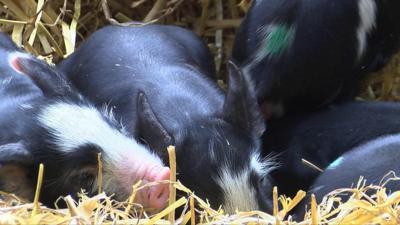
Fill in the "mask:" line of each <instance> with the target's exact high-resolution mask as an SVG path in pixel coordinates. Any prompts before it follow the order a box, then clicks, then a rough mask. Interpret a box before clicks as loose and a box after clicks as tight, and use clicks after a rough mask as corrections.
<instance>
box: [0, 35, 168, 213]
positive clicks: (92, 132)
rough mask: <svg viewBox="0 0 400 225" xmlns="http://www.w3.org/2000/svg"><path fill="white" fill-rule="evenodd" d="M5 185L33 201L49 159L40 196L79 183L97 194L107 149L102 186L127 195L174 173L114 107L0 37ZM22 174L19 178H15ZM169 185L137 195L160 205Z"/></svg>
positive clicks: (49, 200)
mask: <svg viewBox="0 0 400 225" xmlns="http://www.w3.org/2000/svg"><path fill="white" fill-rule="evenodd" d="M0 57H1V58H2V59H3V60H1V61H0V176H1V178H2V179H1V182H0V189H1V190H3V191H10V192H14V193H16V194H20V195H22V196H23V197H25V198H27V199H32V195H33V190H34V184H35V183H36V174H37V169H38V165H39V164H40V163H44V165H45V176H44V180H43V189H42V192H43V193H42V195H41V196H42V198H41V201H42V202H43V203H45V204H46V205H48V206H53V203H54V201H55V200H56V199H57V198H58V197H59V196H60V195H67V194H71V195H73V196H76V194H77V192H80V190H81V188H82V189H85V190H86V192H88V194H90V195H92V194H96V193H97V189H98V184H97V183H98V182H97V175H98V174H97V170H98V169H97V165H98V163H97V155H98V154H99V153H101V154H102V160H103V166H104V167H103V171H102V173H103V190H104V191H105V192H106V193H108V194H110V195H111V194H115V197H116V199H118V200H125V199H127V198H128V196H129V195H130V194H131V190H132V185H133V184H135V183H136V182H137V181H139V180H140V179H142V180H144V182H152V181H161V180H166V179H168V178H169V173H170V170H169V168H168V167H165V166H164V164H163V163H162V161H161V159H160V157H158V156H157V155H155V154H153V153H152V152H151V151H150V150H149V149H148V148H147V147H146V146H143V145H142V144H140V143H138V142H137V141H136V140H135V139H134V138H132V137H131V136H130V135H129V134H128V133H127V132H126V131H125V129H124V126H123V125H122V124H121V123H119V122H118V121H117V120H116V119H115V117H114V115H113V112H112V110H111V109H110V108H108V109H107V108H103V109H101V110H100V109H97V108H96V107H94V105H92V103H90V101H88V100H87V99H86V98H85V97H83V96H82V95H81V94H79V92H78V91H77V90H76V89H75V88H74V87H72V86H71V84H70V83H69V81H67V80H66V79H65V78H64V76H63V75H62V74H61V73H60V72H59V71H57V70H56V69H55V68H53V67H51V66H49V65H47V64H46V63H44V62H42V61H40V60H38V59H36V58H34V57H33V56H31V55H29V54H27V53H25V52H23V51H22V50H20V49H18V48H17V47H16V46H15V45H14V44H13V43H12V41H11V40H10V39H9V37H8V36H6V35H4V34H1V35H0ZM14 175H15V176H17V177H14ZM168 193H169V191H168V187H167V186H166V185H159V186H154V187H152V188H150V189H146V190H142V191H140V192H139V193H138V195H137V196H138V197H137V199H136V201H137V202H138V203H140V204H142V205H143V206H145V207H150V208H155V209H158V210H159V209H161V208H163V207H164V206H165V205H166V203H167V200H168Z"/></svg>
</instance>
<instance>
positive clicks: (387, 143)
mask: <svg viewBox="0 0 400 225" xmlns="http://www.w3.org/2000/svg"><path fill="white" fill-rule="evenodd" d="M399 157H400V135H399V134H398V133H396V134H391V135H385V136H382V137H378V138H375V139H371V140H369V141H367V142H366V143H364V144H361V145H359V146H357V147H355V148H353V149H351V150H350V151H348V152H346V153H345V154H343V155H341V156H339V157H338V158H337V159H336V160H335V161H333V162H332V163H331V164H330V165H329V166H328V167H327V168H326V169H325V171H324V172H323V173H322V174H321V175H319V176H318V178H317V179H316V181H315V182H314V183H313V185H312V186H311V188H310V190H309V191H308V194H309V195H311V194H313V193H314V194H315V196H316V199H317V201H318V202H321V200H322V198H323V197H324V196H325V195H327V194H329V193H330V192H332V191H334V190H336V189H340V188H350V187H356V185H357V183H358V181H359V179H360V177H361V176H362V177H363V178H364V180H365V182H366V185H370V184H373V185H381V184H383V183H382V181H386V180H387V179H384V178H385V177H386V178H389V177H388V176H387V175H389V173H391V172H394V173H395V174H397V175H398V174H399V173H400V165H399V163H398V159H399ZM385 187H386V191H387V193H391V192H394V191H398V190H400V181H399V180H398V179H394V180H391V181H389V182H387V183H386V185H385ZM367 193H368V194H371V195H372V194H374V193H372V192H367ZM347 198H348V196H346V195H344V196H342V200H343V201H345V200H346V199H347ZM306 200H309V198H306ZM307 202H309V201H304V202H303V204H302V205H300V206H299V208H298V210H297V214H298V215H299V218H300V216H302V215H304V210H305V208H304V205H306V203H307Z"/></svg>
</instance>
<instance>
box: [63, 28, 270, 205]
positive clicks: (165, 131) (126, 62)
mask: <svg viewBox="0 0 400 225" xmlns="http://www.w3.org/2000/svg"><path fill="white" fill-rule="evenodd" d="M205 52H208V49H207V48H206V46H204V44H203V43H202V42H201V40H199V38H197V37H195V36H194V34H192V33H191V32H190V31H187V30H185V29H182V28H179V27H174V26H161V25H149V26H143V27H134V28H127V27H111V26H110V27H106V28H103V29H101V30H99V31H97V32H96V33H94V34H93V35H92V36H91V37H90V38H89V39H88V40H87V41H86V42H85V43H84V44H82V46H80V48H79V49H78V50H77V51H76V52H75V53H74V54H72V55H71V56H70V57H69V58H67V59H66V60H64V61H63V62H61V63H60V65H59V68H60V69H61V70H62V71H64V72H65V74H67V76H68V77H69V79H70V80H71V82H72V83H73V84H74V85H76V87H77V88H78V89H79V90H81V91H82V92H83V93H84V95H85V96H88V98H89V99H90V100H92V101H93V102H95V103H96V104H97V106H102V105H103V104H108V106H109V107H110V108H112V109H113V112H114V113H115V116H116V118H117V119H118V120H121V121H122V124H124V125H125V127H126V130H127V131H129V132H131V134H132V135H133V136H135V137H139V138H140V139H141V140H143V142H145V143H147V144H148V145H149V146H150V148H151V149H155V150H156V151H157V152H158V154H159V155H161V156H162V157H163V158H164V159H165V161H167V156H166V154H165V148H166V147H167V146H168V145H170V144H172V145H175V146H176V154H177V166H178V179H179V180H181V181H182V183H183V184H185V185H187V186H188V187H189V188H191V189H193V191H194V192H195V193H196V194H198V195H199V196H201V197H203V198H207V199H208V200H209V201H210V203H211V204H212V206H214V207H218V206H219V205H221V204H222V205H223V206H224V208H225V209H226V210H227V211H228V212H234V211H235V209H236V208H238V209H239V210H251V209H268V208H269V201H267V195H268V193H269V192H270V186H269V183H268V177H267V174H268V172H269V170H270V169H271V166H272V165H273V164H272V163H271V162H270V161H263V160H262V159H261V158H260V144H261V143H260V141H259V138H260V137H261V134H262V133H263V131H264V124H263V121H262V117H261V116H260V115H261V114H260V112H259V111H258V108H257V107H258V106H257V104H256V102H255V100H254V97H253V96H252V95H251V93H250V92H249V91H248V87H247V83H246V82H245V81H244V79H243V77H242V75H241V74H240V71H239V70H238V69H237V68H236V67H235V66H234V65H233V64H231V65H230V67H229V70H230V77H229V78H230V80H229V81H230V82H229V90H228V92H227V94H226V96H224V93H223V92H222V91H221V90H220V89H219V88H218V87H217V85H216V83H214V82H213V81H212V80H211V79H210V76H211V77H212V76H213V74H214V73H215V72H214V68H213V63H212V58H210V57H208V56H207V57H206V58H204V57H203V56H204V55H210V54H209V53H205ZM204 53H205V54H204ZM210 71H211V72H210Z"/></svg>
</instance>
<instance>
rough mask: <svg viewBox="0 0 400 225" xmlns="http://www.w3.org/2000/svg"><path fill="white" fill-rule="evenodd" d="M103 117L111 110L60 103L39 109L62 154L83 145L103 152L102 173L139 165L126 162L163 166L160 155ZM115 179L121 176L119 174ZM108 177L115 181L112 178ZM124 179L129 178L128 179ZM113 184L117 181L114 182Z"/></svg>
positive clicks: (45, 125) (42, 121) (110, 114)
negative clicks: (92, 145)
mask: <svg viewBox="0 0 400 225" xmlns="http://www.w3.org/2000/svg"><path fill="white" fill-rule="evenodd" d="M103 116H106V117H107V118H108V117H112V113H109V114H101V113H100V112H99V111H98V110H97V109H96V108H94V107H92V106H79V105H74V104H68V103H63V102H59V103H56V104H52V105H49V106H48V107H47V108H45V109H44V110H42V112H41V113H40V114H39V116H38V120H39V122H40V123H41V124H42V125H43V126H44V127H45V128H47V129H49V131H50V133H51V135H52V136H53V137H54V140H55V143H53V144H55V145H56V146H58V147H59V149H60V150H61V151H64V152H65V153H69V152H72V151H74V150H76V149H77V148H78V147H80V146H83V145H88V144H94V145H96V146H99V147H100V148H101V149H102V151H103V159H104V163H105V166H106V168H105V176H108V175H109V176H111V177H112V176H113V175H114V176H116V175H117V174H113V173H114V172H113V171H114V169H113V168H118V167H123V168H124V167H127V166H129V167H131V168H126V169H130V171H133V170H134V169H133V168H136V167H138V166H140V165H132V164H131V163H129V162H146V164H147V163H149V164H155V165H163V164H162V162H161V159H160V158H159V157H157V156H155V155H153V154H152V153H151V152H150V151H149V150H147V149H146V148H145V147H144V146H142V145H140V144H138V143H137V142H136V141H135V140H134V139H131V138H128V137H127V136H125V135H123V134H122V133H121V132H120V131H119V130H117V129H116V128H113V127H111V126H110V125H109V124H108V123H107V122H106V121H105V119H104V117H103ZM138 159H140V161H139V160H138ZM122 162H123V163H122ZM121 164H124V165H121ZM128 164H129V165H128ZM124 169H125V168H124ZM109 173H110V174H109ZM118 179H123V178H122V177H118ZM110 180H115V178H114V179H110ZM126 180H127V181H130V180H129V178H126ZM94 185H96V184H94ZM105 185H106V186H108V185H109V184H105ZM113 185H118V184H116V183H113ZM109 188H112V187H109ZM114 188H116V187H114ZM127 188H129V189H130V188H131V187H130V186H129V187H127Z"/></svg>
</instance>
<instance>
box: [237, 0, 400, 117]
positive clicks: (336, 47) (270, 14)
mask: <svg viewBox="0 0 400 225" xmlns="http://www.w3.org/2000/svg"><path fill="white" fill-rule="evenodd" d="M399 11H400V1H397V0H335V1H331V0H319V1H293V0H255V1H253V3H252V6H251V8H250V10H249V12H248V13H247V15H246V17H245V19H244V20H243V22H242V24H241V26H240V28H239V29H238V31H237V33H236V40H235V44H234V48H233V53H232V58H233V59H234V60H235V61H236V62H237V63H238V66H239V67H241V68H242V69H243V73H244V75H245V76H246V79H248V80H249V81H250V82H251V83H252V86H253V88H254V92H255V95H256V97H257V99H258V102H259V104H260V105H261V107H262V111H263V114H264V116H265V118H267V119H271V118H274V117H275V118H276V117H281V116H282V115H284V114H285V113H286V112H288V113H292V112H293V113H296V112H297V111H310V110H315V109H317V108H321V107H323V106H326V105H328V104H330V103H332V102H340V101H343V100H348V99H352V98H353V97H354V96H355V95H356V94H357V93H358V89H359V88H358V86H359V83H360V80H361V78H362V77H364V75H365V74H367V73H369V72H372V71H376V70H378V69H380V68H381V67H382V66H383V65H385V63H386V62H387V61H388V59H389V58H390V56H391V55H392V54H393V53H394V52H396V51H397V49H398V48H399V44H400V23H399V21H400V14H399V13H398V12H399Z"/></svg>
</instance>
